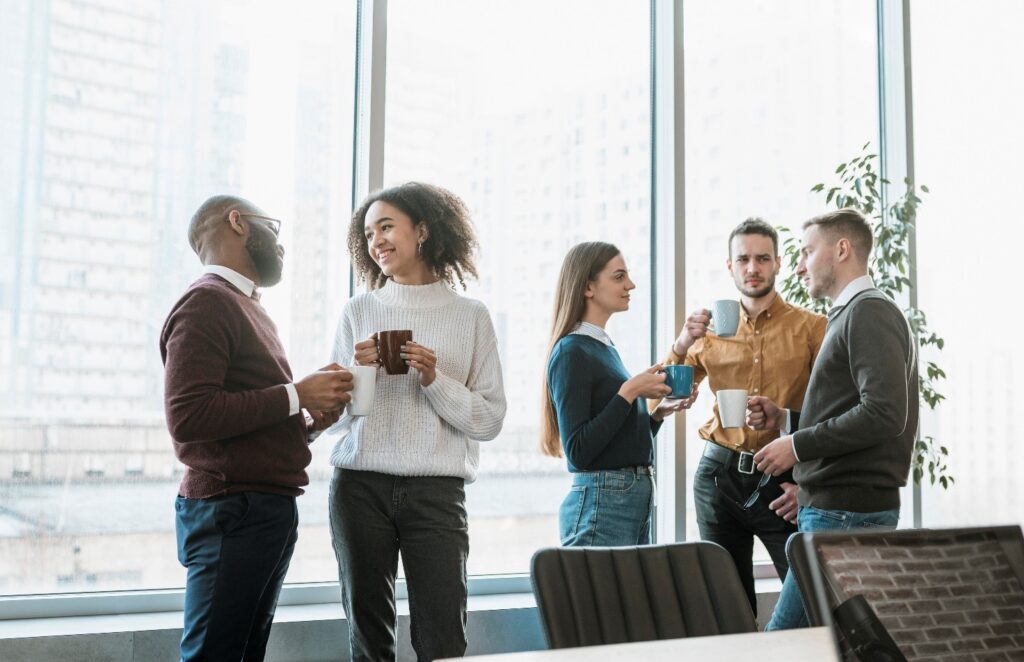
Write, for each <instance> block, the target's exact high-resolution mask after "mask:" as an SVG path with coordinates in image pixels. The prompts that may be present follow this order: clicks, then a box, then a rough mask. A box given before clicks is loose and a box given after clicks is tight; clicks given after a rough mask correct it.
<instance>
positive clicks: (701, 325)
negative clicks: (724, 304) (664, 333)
mask: <svg viewBox="0 0 1024 662" xmlns="http://www.w3.org/2000/svg"><path fill="white" fill-rule="evenodd" d="M709 324H711V311H710V310H708V309H707V308H699V309H697V310H695V311H693V312H692V313H690V316H689V317H687V318H686V323H685V324H683V328H682V330H681V331H680V332H679V337H678V338H676V342H675V344H673V345H672V351H673V352H675V353H676V355H678V356H683V355H684V354H686V350H688V349H690V347H691V346H692V345H693V343H695V342H697V341H698V340H699V339H701V338H703V337H704V336H706V335H707V334H708V325H709Z"/></svg>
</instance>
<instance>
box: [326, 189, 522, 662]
mask: <svg viewBox="0 0 1024 662" xmlns="http://www.w3.org/2000/svg"><path fill="white" fill-rule="evenodd" d="M348 246H349V252H350V254H351V258H352V264H353V265H354V267H355V271H356V273H357V274H358V276H359V277H360V278H361V279H364V280H367V281H368V282H369V283H370V287H371V291H369V292H368V293H365V294H360V295H358V296H355V297H353V298H352V299H351V300H350V301H349V302H348V303H347V304H346V306H345V309H344V311H343V312H342V314H341V319H340V320H339V322H338V331H337V335H336V338H335V346H334V354H333V357H334V361H336V362H338V363H339V364H340V365H353V364H354V365H361V366H380V365H381V362H382V361H381V356H380V354H379V353H378V333H379V332H381V331H388V330H411V331H412V337H413V340H412V341H409V342H406V343H405V344H404V345H403V346H402V349H401V354H400V356H401V358H402V360H403V361H404V363H405V364H406V365H408V366H409V367H410V368H412V370H410V371H408V373H406V374H387V373H386V372H385V371H384V370H378V372H377V382H376V392H375V397H374V401H373V407H372V409H371V411H370V413H369V415H367V416H350V415H349V414H348V413H346V414H345V415H343V417H342V419H341V420H340V421H339V422H338V424H337V425H336V426H335V429H340V430H341V432H342V437H341V439H340V440H339V441H338V442H337V443H336V445H335V447H334V449H333V451H332V452H331V464H333V465H334V467H335V469H334V476H333V478H332V480H331V490H330V521H331V538H332V541H333V545H334V552H335V555H336V556H337V559H338V571H339V575H340V578H341V587H342V593H343V600H344V605H345V612H346V614H347V616H348V629H349V646H350V649H351V659H352V660H394V659H395V626H396V614H395V576H396V572H397V568H398V555H399V554H401V556H402V565H403V567H404V568H405V577H406V582H407V585H408V590H409V614H410V619H411V622H412V627H411V631H412V644H413V648H414V649H415V650H416V655H417V657H418V658H419V659H420V660H433V659H434V658H439V657H458V656H461V655H463V654H464V653H465V651H466V596H467V586H466V559H467V556H468V554H469V537H468V528H467V519H466V503H465V502H466V495H465V490H464V486H465V483H467V482H471V481H473V480H474V479H475V478H476V471H477V465H478V462H479V443H478V442H479V441H487V440H490V439H494V438H495V437H496V436H497V435H498V433H499V432H500V431H501V425H502V421H503V420H504V417H505V393H504V388H503V386H502V377H501V364H500V362H499V359H498V347H497V339H496V337H495V334H494V326H493V325H492V323H491V318H490V315H489V313H488V311H487V308H486V307H484V305H483V304H482V303H480V302H479V301H476V300H474V299H469V298H467V297H464V296H461V295H459V294H457V293H456V292H455V291H454V287H455V282H456V281H458V283H460V284H461V285H462V286H463V288H465V281H464V279H465V276H466V275H469V276H474V277H475V276H476V275H477V272H476V265H475V264H474V263H473V252H474V250H475V248H476V238H475V236H474V233H473V226H472V224H471V222H470V220H469V212H468V211H467V209H466V206H465V205H464V204H463V202H462V200H460V199H459V198H458V197H457V196H455V195H454V194H452V193H450V192H449V191H446V190H445V189H442V188H440V187H436V186H430V185H428V184H421V183H417V182H410V183H407V184H403V185H401V186H396V187H394V188H389V189H385V190H382V191H378V192H376V193H374V194H372V195H370V197H368V198H367V199H366V200H364V201H363V203H362V204H361V205H360V206H359V208H358V209H357V210H356V212H355V214H354V215H353V217H352V222H351V225H350V226H349V234H348Z"/></svg>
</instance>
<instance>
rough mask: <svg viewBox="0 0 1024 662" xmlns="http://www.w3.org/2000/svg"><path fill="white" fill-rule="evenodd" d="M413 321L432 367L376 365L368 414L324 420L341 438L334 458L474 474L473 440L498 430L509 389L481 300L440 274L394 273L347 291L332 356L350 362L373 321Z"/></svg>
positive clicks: (405, 470)
mask: <svg viewBox="0 0 1024 662" xmlns="http://www.w3.org/2000/svg"><path fill="white" fill-rule="evenodd" d="M397 329H411V330H412V338H413V340H414V341H415V342H417V343H419V344H420V345H423V346H424V347H427V348H430V349H432V350H434V352H435V354H436V355H437V368H436V372H437V377H436V378H435V379H434V381H433V382H432V383H431V384H430V386H426V387H424V386H420V381H419V379H420V378H419V373H418V372H417V371H416V370H414V369H413V368H410V369H409V372H408V374H405V375H389V374H387V373H386V372H385V371H384V369H383V368H380V369H378V371H377V390H376V394H375V397H374V401H373V409H372V411H371V412H370V414H369V415H368V416H355V417H352V416H349V415H348V413H345V414H344V415H343V416H342V417H341V420H339V421H338V422H337V423H336V424H335V425H334V426H332V427H331V429H330V430H328V437H334V438H335V439H337V441H336V443H335V444H334V449H333V450H332V451H331V464H333V465H334V466H336V467H343V468H345V469H358V470H362V471H376V472H380V473H386V474H392V475H398V476H456V477H460V478H464V479H466V481H467V482H471V481H473V480H474V479H475V478H476V471H477V466H478V465H479V461H480V444H479V443H478V441H477V440H479V441H488V440H491V439H494V438H495V437H496V436H498V433H499V432H501V424H502V421H503V420H504V418H505V390H504V387H503V386H502V377H501V361H500V359H499V357H498V345H497V338H496V337H495V335H494V326H493V325H492V324H491V317H490V315H489V314H488V312H487V308H486V307H485V306H484V305H483V304H482V303H481V302H479V301H476V300H475V299H469V298H466V297H463V296H459V295H458V294H456V293H455V292H453V291H452V290H451V289H450V288H449V287H448V286H447V285H446V284H445V283H444V282H443V281H439V282H437V283H432V284H430V285H399V284H397V283H395V282H393V281H390V280H389V281H388V282H387V284H386V285H385V286H384V287H382V288H380V289H377V290H374V291H373V292H369V293H366V294H360V295H358V296H355V297H353V298H352V299H351V300H349V302H348V303H347V304H346V305H345V309H344V310H343V311H342V313H341V319H340V320H339V321H338V331H337V334H336V336H335V341H334V353H333V360H334V361H335V362H336V363H338V364H340V365H346V366H347V365H352V356H353V354H354V351H355V350H354V345H355V343H357V342H359V341H362V340H366V338H368V337H369V336H370V334H372V333H375V332H377V331H387V330H397Z"/></svg>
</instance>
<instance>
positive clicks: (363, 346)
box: [352, 333, 380, 366]
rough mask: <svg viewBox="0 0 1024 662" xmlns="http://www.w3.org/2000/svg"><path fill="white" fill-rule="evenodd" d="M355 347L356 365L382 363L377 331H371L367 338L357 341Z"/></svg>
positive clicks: (353, 357)
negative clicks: (378, 350)
mask: <svg viewBox="0 0 1024 662" xmlns="http://www.w3.org/2000/svg"><path fill="white" fill-rule="evenodd" d="M354 349H355V352H354V353H353V354H352V362H353V363H355V364H356V365H369V366H376V365H378V364H379V363H380V354H378V353H377V334H376V333H371V334H370V336H369V337H368V338H367V339H366V340H361V341H360V342H357V343H356V344H355V347H354Z"/></svg>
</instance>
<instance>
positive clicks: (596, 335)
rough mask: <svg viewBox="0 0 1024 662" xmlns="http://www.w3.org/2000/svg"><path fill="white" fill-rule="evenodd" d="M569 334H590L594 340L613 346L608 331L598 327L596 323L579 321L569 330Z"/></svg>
mask: <svg viewBox="0 0 1024 662" xmlns="http://www.w3.org/2000/svg"><path fill="white" fill-rule="evenodd" d="M570 334H571V335H578V336H590V337H591V338H593V339H595V340H600V341H601V342H603V343H604V344H605V345H608V346H609V347H615V343H613V342H612V337H611V336H609V335H608V332H607V331H605V330H604V329H602V328H601V327H599V326H598V325H596V324H591V323H590V322H580V323H579V324H577V325H576V328H575V329H573V330H572V331H571V332H570Z"/></svg>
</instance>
